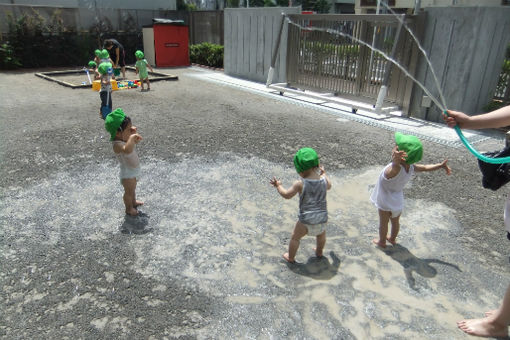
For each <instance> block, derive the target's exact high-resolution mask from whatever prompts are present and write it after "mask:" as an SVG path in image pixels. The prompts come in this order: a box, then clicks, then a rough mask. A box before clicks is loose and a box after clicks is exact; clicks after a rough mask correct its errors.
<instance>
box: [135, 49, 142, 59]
mask: <svg viewBox="0 0 510 340" xmlns="http://www.w3.org/2000/svg"><path fill="white" fill-rule="evenodd" d="M135 57H137V58H138V59H142V58H143V52H142V51H140V50H138V51H136V52H135Z"/></svg>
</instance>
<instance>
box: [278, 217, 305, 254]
mask: <svg viewBox="0 0 510 340" xmlns="http://www.w3.org/2000/svg"><path fill="white" fill-rule="evenodd" d="M307 232H308V230H307V229H306V227H305V226H304V225H303V223H301V222H299V221H297V222H296V226H295V227H294V231H293V232H292V236H291V238H290V242H289V252H288V253H285V254H283V258H284V259H285V260H287V261H288V262H295V261H296V259H295V257H296V253H297V250H298V248H299V241H300V240H301V239H302V238H303V236H305V235H306V233H307Z"/></svg>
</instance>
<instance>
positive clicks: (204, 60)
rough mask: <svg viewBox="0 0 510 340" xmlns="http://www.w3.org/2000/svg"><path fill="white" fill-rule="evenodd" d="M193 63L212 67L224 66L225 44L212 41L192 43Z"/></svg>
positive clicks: (191, 58) (191, 54) (191, 56)
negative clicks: (212, 42)
mask: <svg viewBox="0 0 510 340" xmlns="http://www.w3.org/2000/svg"><path fill="white" fill-rule="evenodd" d="M190 60H191V62H192V63H195V64H200V65H207V66H211V67H223V46H222V45H218V44H211V43H207V42H204V43H201V44H196V45H190Z"/></svg>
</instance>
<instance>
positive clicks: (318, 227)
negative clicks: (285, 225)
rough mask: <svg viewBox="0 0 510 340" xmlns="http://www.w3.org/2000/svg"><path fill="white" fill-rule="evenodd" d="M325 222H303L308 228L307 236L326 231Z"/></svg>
mask: <svg viewBox="0 0 510 340" xmlns="http://www.w3.org/2000/svg"><path fill="white" fill-rule="evenodd" d="M326 224H327V223H319V224H304V223H303V225H304V226H305V227H306V229H307V230H308V236H318V235H320V234H322V233H323V232H325V231H326Z"/></svg>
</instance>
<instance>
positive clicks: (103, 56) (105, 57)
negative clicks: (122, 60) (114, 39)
mask: <svg viewBox="0 0 510 340" xmlns="http://www.w3.org/2000/svg"><path fill="white" fill-rule="evenodd" d="M101 58H102V59H108V58H110V53H108V50H107V49H106V48H105V49H104V50H102V51H101Z"/></svg>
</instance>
